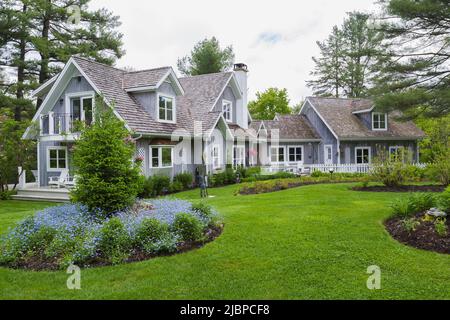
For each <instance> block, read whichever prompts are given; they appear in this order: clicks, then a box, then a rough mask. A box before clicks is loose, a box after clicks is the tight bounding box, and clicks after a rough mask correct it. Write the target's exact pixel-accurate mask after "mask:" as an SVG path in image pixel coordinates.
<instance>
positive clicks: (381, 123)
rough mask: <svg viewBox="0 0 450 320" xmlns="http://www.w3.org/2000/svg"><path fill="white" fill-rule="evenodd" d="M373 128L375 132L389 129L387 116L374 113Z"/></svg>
mask: <svg viewBox="0 0 450 320" xmlns="http://www.w3.org/2000/svg"><path fill="white" fill-rule="evenodd" d="M372 128H373V130H386V129H387V114H386V113H378V112H374V113H372Z"/></svg>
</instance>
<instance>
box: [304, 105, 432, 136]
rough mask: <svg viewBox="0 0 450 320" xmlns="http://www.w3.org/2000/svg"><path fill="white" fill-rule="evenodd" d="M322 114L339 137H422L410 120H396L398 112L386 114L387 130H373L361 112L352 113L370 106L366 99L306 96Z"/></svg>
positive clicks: (420, 131)
mask: <svg viewBox="0 0 450 320" xmlns="http://www.w3.org/2000/svg"><path fill="white" fill-rule="evenodd" d="M307 99H308V100H309V101H310V102H311V104H312V105H313V106H314V107H315V108H316V110H317V112H319V114H320V115H321V116H322V118H323V119H324V120H325V122H326V123H327V124H328V125H329V126H330V127H331V129H332V130H333V131H334V132H335V133H336V135H337V136H338V137H339V139H362V140H363V139H364V138H393V139H394V138H399V139H405V138H411V139H415V138H422V137H424V136H425V134H424V133H423V131H422V130H420V129H419V128H417V126H416V125H415V124H414V123H413V122H412V121H406V122H403V121H398V120H397V119H396V117H397V116H398V114H396V113H390V114H388V130H387V131H373V130H372V129H371V128H368V127H367V126H366V125H365V124H364V122H363V120H362V119H361V116H362V114H358V115H356V114H353V112H355V111H361V110H367V109H370V108H372V106H373V103H372V101H371V100H368V99H342V98H319V97H309V98H307Z"/></svg>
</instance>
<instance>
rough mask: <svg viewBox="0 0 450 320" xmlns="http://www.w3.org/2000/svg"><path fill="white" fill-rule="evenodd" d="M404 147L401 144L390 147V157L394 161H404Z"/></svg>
mask: <svg viewBox="0 0 450 320" xmlns="http://www.w3.org/2000/svg"><path fill="white" fill-rule="evenodd" d="M403 155H404V148H403V147H400V146H394V147H389V159H390V160H392V161H403V159H404V156H403Z"/></svg>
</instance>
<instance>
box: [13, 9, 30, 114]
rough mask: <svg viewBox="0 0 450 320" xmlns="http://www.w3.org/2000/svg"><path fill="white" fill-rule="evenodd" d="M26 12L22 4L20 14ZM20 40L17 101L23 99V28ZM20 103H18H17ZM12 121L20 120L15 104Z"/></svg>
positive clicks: (18, 106)
mask: <svg viewBox="0 0 450 320" xmlns="http://www.w3.org/2000/svg"><path fill="white" fill-rule="evenodd" d="M26 12H27V5H26V4H24V5H23V7H22V13H23V14H24V15H25V14H26ZM21 31H22V32H21V39H20V44H19V51H20V53H19V65H18V67H17V90H16V98H17V99H18V100H21V99H23V85H24V82H25V50H26V40H25V37H26V35H25V32H26V31H25V28H24V27H22V30H21ZM19 102H20V101H19ZM14 119H15V120H16V121H21V120H22V106H21V104H20V103H19V104H17V105H16V106H15V107H14Z"/></svg>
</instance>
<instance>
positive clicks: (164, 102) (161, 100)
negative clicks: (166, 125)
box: [158, 95, 175, 122]
mask: <svg viewBox="0 0 450 320" xmlns="http://www.w3.org/2000/svg"><path fill="white" fill-rule="evenodd" d="M158 120H159V121H164V122H175V99H174V98H173V97H168V96H162V95H160V96H158Z"/></svg>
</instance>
